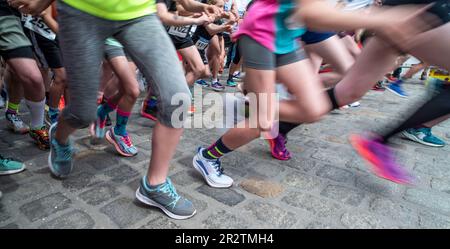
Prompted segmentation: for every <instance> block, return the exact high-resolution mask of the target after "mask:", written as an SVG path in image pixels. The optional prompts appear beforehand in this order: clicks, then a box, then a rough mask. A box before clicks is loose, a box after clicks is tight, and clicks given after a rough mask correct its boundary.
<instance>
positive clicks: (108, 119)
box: [105, 113, 112, 127]
mask: <svg viewBox="0 0 450 249" xmlns="http://www.w3.org/2000/svg"><path fill="white" fill-rule="evenodd" d="M111 125H112V121H111V118H110V117H109V113H108V114H106V122H105V126H107V127H109V126H111Z"/></svg>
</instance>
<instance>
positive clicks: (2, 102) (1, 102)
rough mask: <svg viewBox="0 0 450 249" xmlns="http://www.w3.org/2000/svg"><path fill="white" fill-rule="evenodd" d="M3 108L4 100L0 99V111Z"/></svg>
mask: <svg viewBox="0 0 450 249" xmlns="http://www.w3.org/2000/svg"><path fill="white" fill-rule="evenodd" d="M5 106H6V102H5V100H4V99H3V97H0V109H3V108H5Z"/></svg>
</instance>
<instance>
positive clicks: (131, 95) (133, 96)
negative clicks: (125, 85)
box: [126, 87, 141, 100]
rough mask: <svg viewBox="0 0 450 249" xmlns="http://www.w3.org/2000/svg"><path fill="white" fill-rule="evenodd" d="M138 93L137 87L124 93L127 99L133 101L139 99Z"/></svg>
mask: <svg viewBox="0 0 450 249" xmlns="http://www.w3.org/2000/svg"><path fill="white" fill-rule="evenodd" d="M140 93H141V92H140V91H139V88H138V87H132V88H130V89H128V90H127V91H126V94H127V96H128V98H130V99H133V100H136V99H137V98H138V97H139V94H140Z"/></svg>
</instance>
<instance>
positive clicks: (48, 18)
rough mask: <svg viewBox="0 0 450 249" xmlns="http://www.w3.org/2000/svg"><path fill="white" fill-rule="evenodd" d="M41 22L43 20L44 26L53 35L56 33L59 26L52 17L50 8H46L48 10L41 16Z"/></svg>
mask: <svg viewBox="0 0 450 249" xmlns="http://www.w3.org/2000/svg"><path fill="white" fill-rule="evenodd" d="M41 17H42V20H44V22H45V24H47V26H48V27H49V28H50V29H51V30H52V31H53V32H55V33H58V30H59V25H58V22H56V20H55V19H54V18H53V16H52V6H51V5H50V6H48V8H47V9H46V10H45V11H44V12H43V13H42V14H41Z"/></svg>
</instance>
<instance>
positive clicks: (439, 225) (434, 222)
mask: <svg viewBox="0 0 450 249" xmlns="http://www.w3.org/2000/svg"><path fill="white" fill-rule="evenodd" d="M419 226H420V227H421V228H427V229H450V217H448V216H442V215H439V214H434V213H431V212H421V213H420V215H419Z"/></svg>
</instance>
